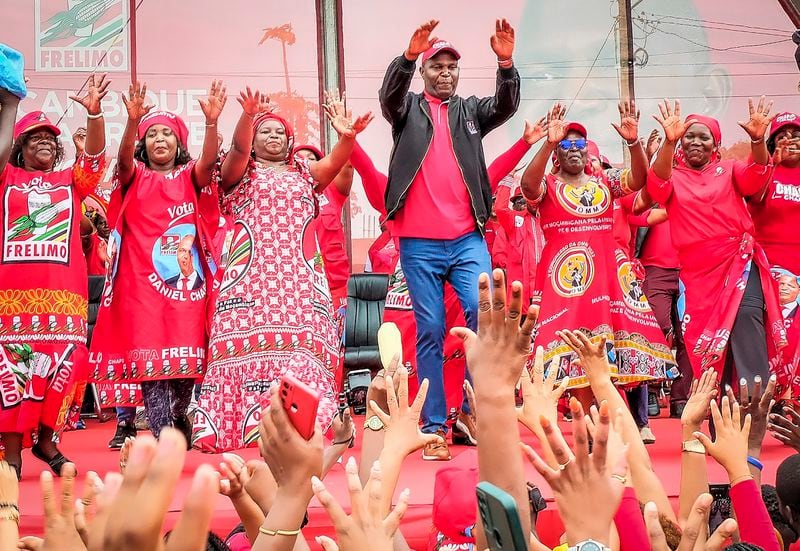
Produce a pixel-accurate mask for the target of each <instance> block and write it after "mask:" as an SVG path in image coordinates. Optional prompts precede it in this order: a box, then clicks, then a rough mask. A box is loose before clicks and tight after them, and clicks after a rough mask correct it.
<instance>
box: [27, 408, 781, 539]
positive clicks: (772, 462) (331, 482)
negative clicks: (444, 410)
mask: <svg viewBox="0 0 800 551" xmlns="http://www.w3.org/2000/svg"><path fill="white" fill-rule="evenodd" d="M356 426H357V427H361V426H363V418H356ZM651 427H652V428H653V431H654V432H655V434H656V437H657V442H656V443H655V444H653V445H651V446H648V450H649V452H650V456H651V458H652V461H653V466H654V468H655V470H656V473H658V476H659V477H660V478H661V481H662V482H663V484H664V486H665V488H666V490H667V493H668V494H669V495H670V497H671V498H673V500H674V499H675V498H676V496H677V495H678V492H679V482H680V445H681V435H680V422H679V421H678V420H676V419H667V418H658V419H652V420H651ZM561 428H562V430H564V431H565V433H567V434H568V433H569V432H570V424H569V423H562V424H561ZM114 429H115V424H114V422H113V421H109V422H107V423H99V422H97V421H95V420H88V422H87V428H86V429H85V430H80V431H75V432H70V433H67V434H66V437H65V438H64V443H63V444H62V446H61V449H62V451H63V452H64V454H65V455H66V456H67V457H69V458H70V459H72V460H73V461H74V462H75V464H76V465H77V467H78V470H79V472H81V473H85V472H86V471H88V470H94V471H96V472H98V473H99V474H100V475H101V476H102V475H104V474H105V473H106V472H108V471H110V470H116V469H117V468H118V453H117V452H113V451H110V450H108V448H107V447H106V445H107V443H108V440H109V439H110V438H111V436H112V435H113V433H114ZM361 432H362V431H361V430H359V436H360V434H361ZM522 432H523V434H524V435H525V436H524V440H525V441H526V442H528V443H532V440H533V438H532V437H531V436H529V435H528V434H527V431H526V430H525V429H522ZM359 443H360V438H358V439H357V441H356V447H354V448H353V449H351V450H348V451H347V452H346V454H345V458H347V457H348V456H350V455H355V457H356V459H358V454H359V453H360V448H359ZM474 450H475V449H474V448H468V447H462V446H453V447H451V453H452V455H453V460H452V461H450V462H448V463H437V462H428V461H423V460H422V458H421V456H420V454H419V453H417V454H414V455H413V456H411V457H409V458H408V459H407V460H406V463H405V466H404V469H403V472H402V473H401V476H400V481H399V484H398V488H399V489H402V488H406V487H407V488H410V489H411V500H410V501H411V504H410V507H409V510H408V513H407V514H406V516H405V518H404V519H403V524H402V527H401V530H402V532H403V534H404V535H405V537H406V539H407V540H408V542H409V544H410V545H411V547H412V549H425V548H426V544H427V538H428V533H429V531H430V526H431V503H432V502H433V481H434V475H435V473H436V470H437V469H438V468H439V467H441V466H450V465H457V464H463V465H469V464H471V463H476V462H477V456H476V455H475V451H474ZM237 453H239V454H240V455H242V456H243V457H245V458H246V459H252V458H257V457H258V450H257V449H253V448H251V449H246V450H241V451H240V452H237ZM792 453H793V450H792V449H791V448H789V447H787V446H784V445H782V444H781V443H780V442H778V441H777V440H775V439H773V438H772V437H771V436H769V435H768V436H767V438H766V441H765V442H764V449H763V455H762V461H763V463H764V472H763V483H764V484H774V482H775V471H776V469H777V467H778V465H779V464H780V462H781V461H782V460H783V459H784V458H785V457H786V456H788V455H791V454H792ZM23 462H24V467H23V478H22V483H21V487H20V509H21V514H22V518H21V523H20V533H21V534H22V535H40V534H41V533H42V532H43V526H44V517H43V511H42V502H41V493H40V491H39V483H38V475H39V473H40V472H41V470H42V468H43V467H44V464H43V463H42V462H40V461H38V460H37V459H35V458H34V457H33V456H32V455H31V454H30V452H29V451H25V453H24V455H23ZM202 463H209V464H211V465H218V464H219V456H217V455H213V454H204V453H200V452H198V451H196V450H195V451H192V452H190V453H189V454H188V455H187V460H186V464H185V466H184V471H183V472H184V474H183V476H182V478H181V481H180V483H179V486H178V488H177V491H176V492H175V499H174V501H173V503H172V506H171V509H170V511H171V512H170V517H169V518H168V524H170V525H171V524H172V523H173V522H174V521H175V519H176V518H177V515H178V513H179V511H180V509H181V504H182V501H183V498H184V496H185V495H186V493H187V491H188V487H189V483H190V481H191V476H192V473H193V472H194V471H195V469H196V468H197V467H198V466H199V465H200V464H202ZM708 466H709V479H710V481H711V482H720V483H721V482H727V480H726V477H725V472H724V471H723V470H722V469H721V468H720V467H719V466H718V465H717V464H716V463H715V462H714V460H713V459H709V460H708ZM526 474H527V476H528V480H530V481H532V482H535V483H536V484H538V485H539V487H540V488H541V491H542V494H543V495H544V496H545V498H547V500H548V508H547V509H546V510H545V511H544V512H543V513H542V514H540V516H539V522H538V529H539V533H540V536H541V537H542V540H543V542H544V543H545V544H547V545H550V546H551V547H552V546H554V545H557V543H558V540H557V539H558V536H559V535H560V533H561V531H562V527H561V522H560V521H559V519H558V516H557V513H556V508H555V503H554V502H553V501H552V493H551V491H550V489H549V487H548V486H547V484H546V483H544V482H543V481H542V480H541V478H540V477H539V475H538V473H536V471H535V470H534V469H533V467H532V466H530V465H529V464H527V462H526ZM325 483H326V486H327V487H328V488H329V489H330V490H331V491H332V492H333V494H334V495H335V496H336V497H337V498H338V499H340V503H342V504H348V503H349V501H348V497H347V486H346V483H345V476H344V468H343V465H336V466H334V468H333V470H332V471H331V472H330V473H329V474H328V477H327V478H326V480H325ZM465 491H469V490H466V489H465ZM348 508H349V507H348ZM237 523H238V519H237V517H236V513H235V511H234V510H233V507H232V506H231V504H230V501H228V499H227V498H225V497H224V496H218V497H217V503H216V513H215V515H214V520H213V521H212V530H213V531H214V532H216V533H217V534H219V535H220V536H222V537H223V538H224V537H225V536H226V535H227V534H228V533H229V532H230V530H231V529H232V528H233V527H234V526H235V525H236V524H237ZM304 533H305V534H306V536H307V537H308V538H309V539H310V541H311V546H312V549H316V548H318V546H317V545H316V543H314V542H313V537H314V536H316V535H320V534H330V535H332V528H331V526H330V521H329V519H328V516H327V514H326V513H325V510H324V509H323V508H322V507H321V505H320V504H319V503H318V502H317V501H316V500H313V501H312V502H311V505H310V507H309V525H308V526H307V527H306V529H305V530H304Z"/></svg>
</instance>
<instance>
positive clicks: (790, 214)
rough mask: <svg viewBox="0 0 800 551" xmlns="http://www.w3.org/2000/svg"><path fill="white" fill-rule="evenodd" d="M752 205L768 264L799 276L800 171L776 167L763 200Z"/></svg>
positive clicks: (760, 241)
mask: <svg viewBox="0 0 800 551" xmlns="http://www.w3.org/2000/svg"><path fill="white" fill-rule="evenodd" d="M749 206H750V213H751V214H752V215H753V223H754V224H755V227H756V240H757V241H758V242H759V243H760V244H761V246H762V247H764V252H765V253H767V259H768V260H769V263H770V264H774V265H778V266H781V267H783V268H786V269H787V270H789V271H790V272H792V273H795V274H800V231H798V225H797V222H798V220H799V219H800V168H787V167H784V166H781V165H778V166H776V167H775V171H774V172H773V175H772V181H771V182H770V183H769V187H768V188H767V190H766V193H765V195H764V199H763V200H762V201H760V202H759V201H751V202H750V203H749Z"/></svg>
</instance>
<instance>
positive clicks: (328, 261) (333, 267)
mask: <svg viewBox="0 0 800 551" xmlns="http://www.w3.org/2000/svg"><path fill="white" fill-rule="evenodd" d="M346 201H347V196H346V195H342V194H341V193H340V192H339V190H338V189H336V186H334V185H333V184H331V185H329V186H328V187H326V188H325V190H324V191H323V192H322V194H321V195H319V216H318V217H317V219H316V221H315V226H314V230H315V232H316V234H317V242H318V243H319V248H320V253H322V266H323V267H324V268H325V276H326V277H327V278H328V284H329V285H330V288H331V290H334V289H341V288H343V287H346V286H347V278H348V277H349V276H350V259H349V258H347V249H346V248H345V239H344V226H343V225H342V209H343V208H344V204H345V202H346Z"/></svg>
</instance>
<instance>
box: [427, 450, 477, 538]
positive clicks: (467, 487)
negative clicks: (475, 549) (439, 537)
mask: <svg viewBox="0 0 800 551" xmlns="http://www.w3.org/2000/svg"><path fill="white" fill-rule="evenodd" d="M475 462H477V455H476V459H475V461H474V462H473V463H475ZM477 484H478V468H477V467H476V466H466V465H464V466H461V465H459V466H448V467H445V468H442V469H439V470H438V471H437V472H436V478H435V481H434V483H433V508H432V509H433V510H432V517H433V526H434V527H435V528H436V530H438V531H439V532H441V533H442V534H443V535H444V536H445V537H446V538H447V539H449V540H450V541H452V542H454V543H472V542H474V541H475V540H474V538H473V537H470V536H468V535H466V534H467V528H469V527H471V526H472V525H474V524H475V522H476V520H477V518H476V517H477V509H478V507H477V505H478V499H477V497H475V486H476V485H477Z"/></svg>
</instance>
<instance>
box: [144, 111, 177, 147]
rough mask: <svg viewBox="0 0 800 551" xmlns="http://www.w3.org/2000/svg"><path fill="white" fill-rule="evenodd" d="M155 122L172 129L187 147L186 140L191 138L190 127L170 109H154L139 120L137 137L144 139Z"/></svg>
mask: <svg viewBox="0 0 800 551" xmlns="http://www.w3.org/2000/svg"><path fill="white" fill-rule="evenodd" d="M154 124H163V125H164V126H166V127H167V128H169V129H170V130H172V132H173V134H175V135H176V136H177V137H178V142H179V143H180V144H181V145H183V146H184V147H186V145H187V144H186V142H187V140H188V139H189V129H188V128H187V127H186V123H185V122H183V119H182V118H180V117H179V116H178V115H176V114H174V113H170V112H169V111H153V112H152V113H148V114H147V115H145V116H144V117H143V118H142V120H141V121H140V122H139V128H138V129H137V131H136V133H137V138H138V139H140V140H143V139H144V137H145V135H146V134H147V131H148V130H149V129H150V127H151V126H153V125H154Z"/></svg>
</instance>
